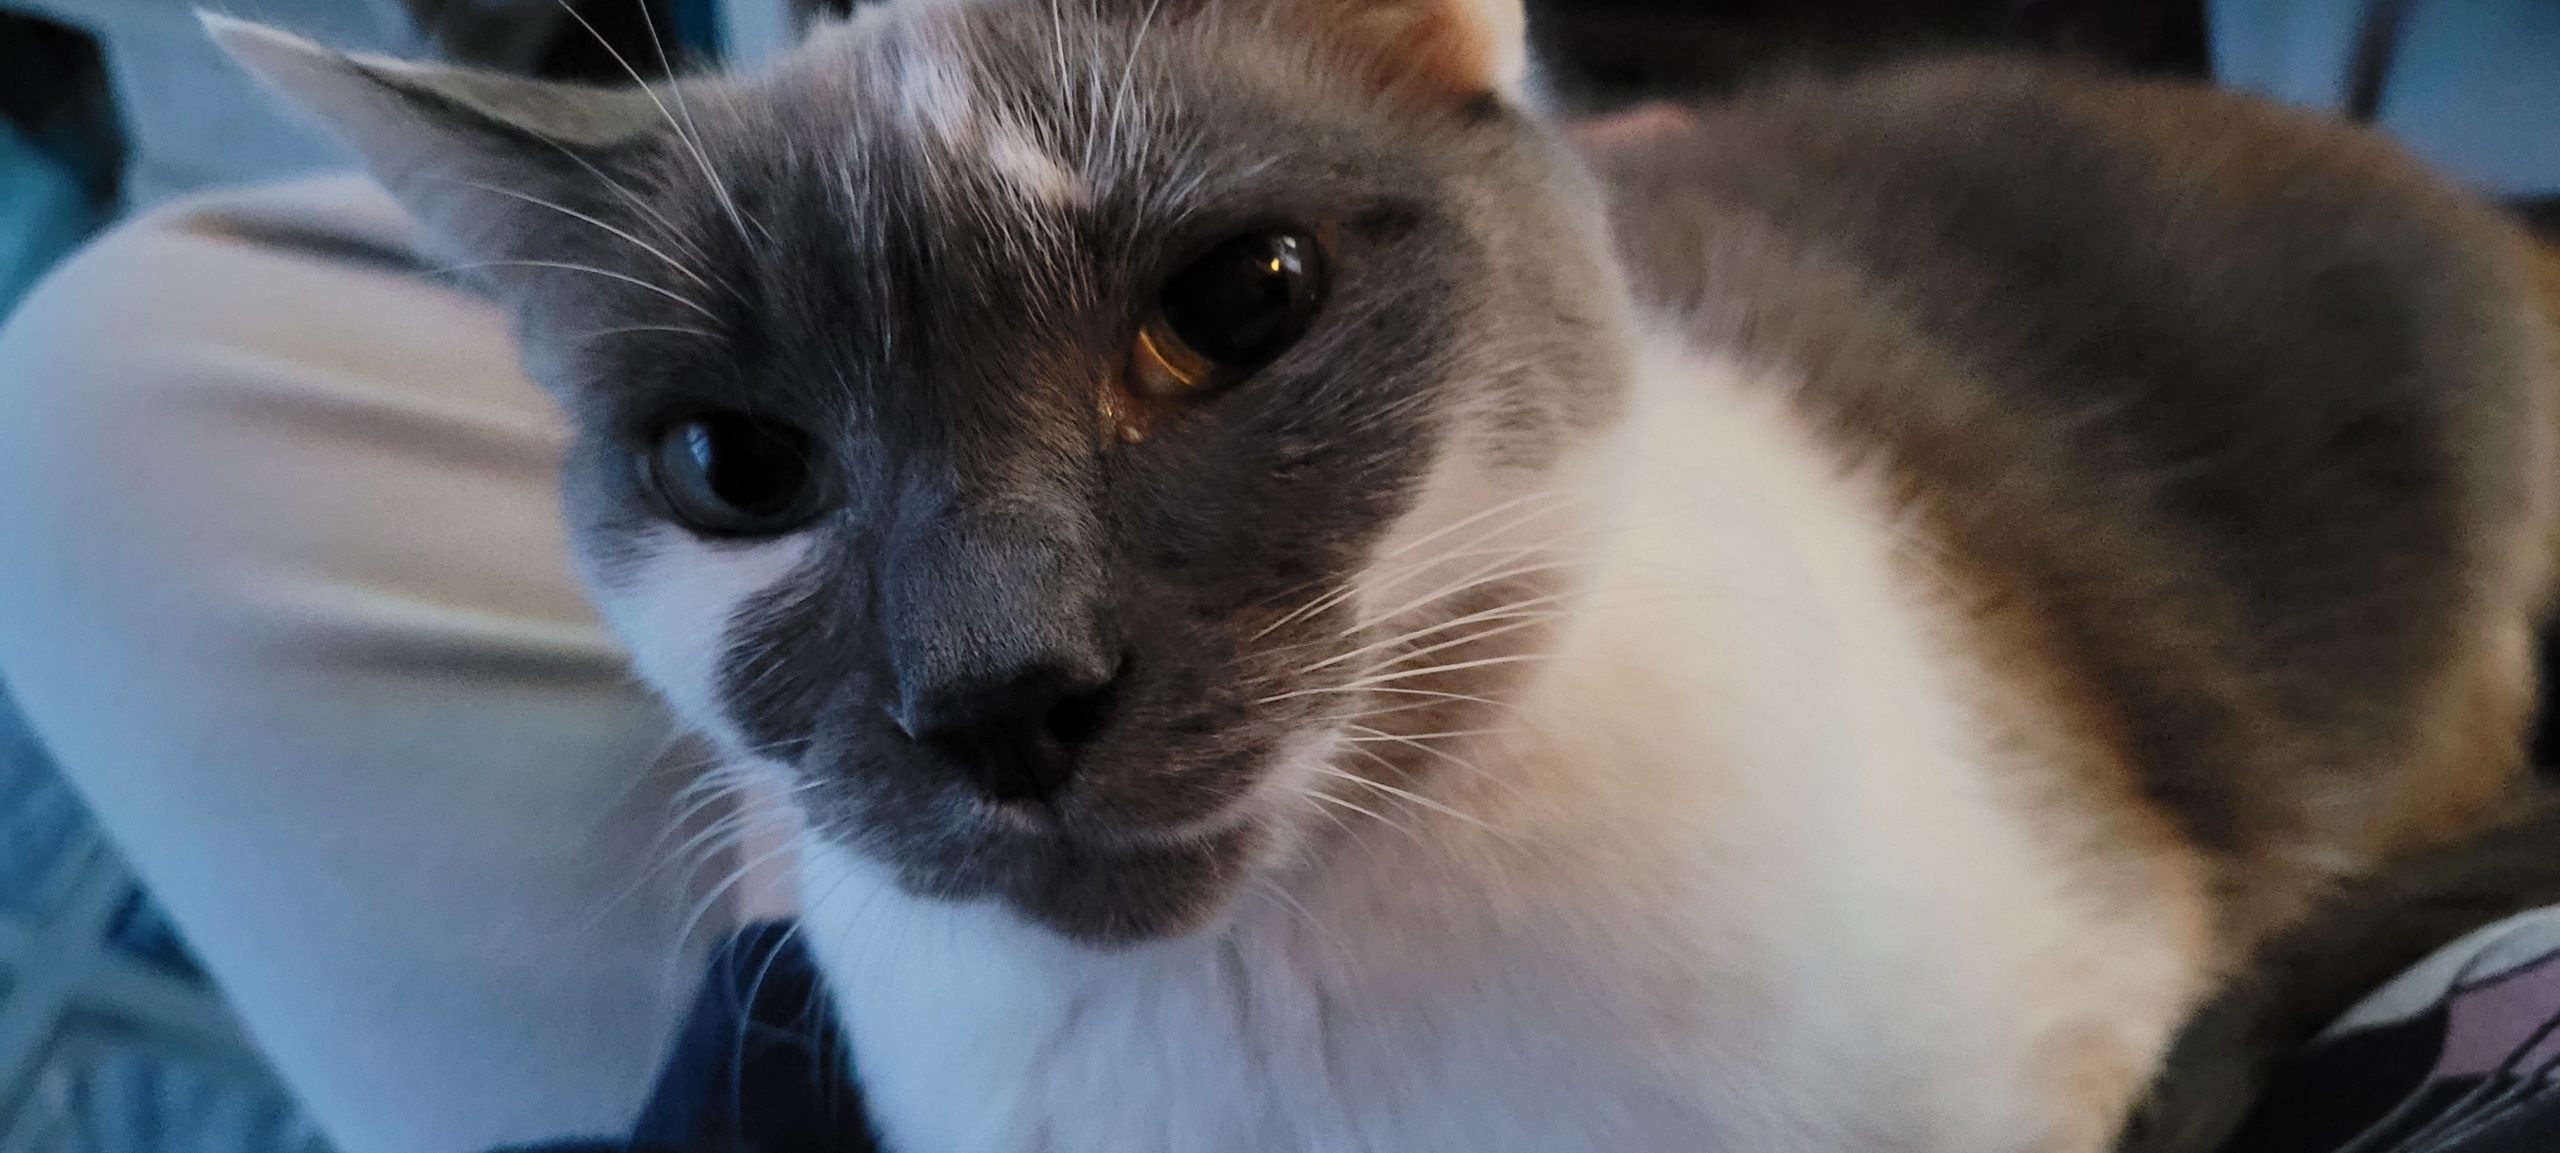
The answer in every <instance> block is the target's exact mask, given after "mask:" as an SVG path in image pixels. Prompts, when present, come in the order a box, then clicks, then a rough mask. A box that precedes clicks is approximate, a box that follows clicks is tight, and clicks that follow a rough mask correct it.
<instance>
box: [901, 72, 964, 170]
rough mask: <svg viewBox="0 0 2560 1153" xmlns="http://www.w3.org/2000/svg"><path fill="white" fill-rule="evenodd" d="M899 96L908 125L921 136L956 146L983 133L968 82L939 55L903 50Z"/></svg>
mask: <svg viewBox="0 0 2560 1153" xmlns="http://www.w3.org/2000/svg"><path fill="white" fill-rule="evenodd" d="M898 97H899V108H900V110H901V111H903V112H904V113H905V114H906V119H907V124H908V126H909V127H910V128H911V129H913V130H915V131H916V132H918V133H919V134H920V135H924V136H928V137H930V138H932V139H935V140H939V141H941V142H943V143H944V144H947V145H949V146H951V147H954V148H959V147H963V146H965V145H966V143H967V142H969V141H973V140H975V139H976V138H977V137H978V135H979V132H980V129H979V120H978V107H977V102H976V101H975V100H973V99H972V98H971V96H970V93H969V85H968V82H967V81H966V80H965V79H964V78H963V77H962V76H961V75H960V74H959V73H958V72H957V71H956V70H954V69H953V68H952V66H951V64H950V63H949V62H948V61H945V60H943V59H942V58H941V57H939V56H936V55H934V54H932V53H929V52H923V51H915V50H910V51H907V52H904V53H901V54H900V55H899V57H898Z"/></svg>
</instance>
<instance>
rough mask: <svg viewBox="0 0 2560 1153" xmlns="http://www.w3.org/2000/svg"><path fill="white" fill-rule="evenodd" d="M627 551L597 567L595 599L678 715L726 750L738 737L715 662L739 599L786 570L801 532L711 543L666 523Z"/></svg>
mask: <svg viewBox="0 0 2560 1153" xmlns="http://www.w3.org/2000/svg"><path fill="white" fill-rule="evenodd" d="M635 552H636V554H637V555H636V558H635V559H632V560H629V561H626V562H623V563H621V564H618V565H616V566H615V567H614V568H613V569H612V571H611V572H609V573H604V574H600V575H599V579H597V580H596V581H595V582H594V583H595V586H596V602H597V605H598V607H600V608H601V609H602V610H603V612H604V616H605V619H606V620H607V621H609V622H611V623H612V625H613V627H614V631H615V632H617V633H620V634H621V635H622V639H623V641H624V643H626V644H628V645H630V646H631V661H632V664H633V665H634V666H635V667H637V668H638V669H639V672H640V675H641V677H642V678H643V679H645V680H647V681H648V682H649V684H650V685H651V686H652V687H654V688H656V689H657V690H658V694H659V695H660V696H662V697H665V698H666V700H667V703H668V705H669V706H671V707H672V708H674V710H675V712H676V716H677V718H678V719H680V720H682V721H683V722H685V723H686V724H688V725H691V726H693V727H694V728H696V729H699V730H701V731H702V732H703V733H705V734H707V735H709V736H711V737H712V738H714V739H715V740H718V741H719V742H720V743H721V744H722V745H724V746H726V747H727V748H728V749H730V750H732V751H736V750H739V749H742V748H743V746H744V745H745V741H744V740H743V739H742V738H741V737H740V736H739V734H738V732H737V728H736V726H734V725H732V724H730V723H729V721H728V718H727V717H726V716H725V715H724V711H723V710H722V708H721V702H720V695H721V694H720V673H721V667H722V665H723V664H724V663H725V660H726V658H727V656H728V653H729V646H730V634H731V633H733V632H734V631H735V630H736V625H737V617H738V612H739V610H740V609H741V608H743V607H746V606H749V605H752V604H756V603H758V602H759V601H761V600H762V599H763V598H764V596H765V594H767V593H770V592H771V591H773V590H774V589H775V588H776V587H778V586H780V585H781V584H782V583H783V582H784V581H786V580H788V579H790V577H791V574H792V573H793V572H794V571H795V570H797V569H798V568H799V567H800V565H801V563H802V562H803V561H806V560H807V559H808V556H809V538H808V537H807V536H806V535H801V536H790V537H782V538H779V539H775V540H769V541H757V542H752V543H736V542H724V543H719V544H714V543H712V542H709V541H705V540H703V539H701V538H699V537H696V536H694V535H693V534H692V533H689V532H686V531H684V530H682V529H679V528H676V527H675V526H673V525H659V526H657V527H655V528H653V529H651V530H650V531H649V532H648V533H647V534H646V535H645V536H644V537H643V538H642V539H641V540H640V541H638V542H637V543H636V546H635Z"/></svg>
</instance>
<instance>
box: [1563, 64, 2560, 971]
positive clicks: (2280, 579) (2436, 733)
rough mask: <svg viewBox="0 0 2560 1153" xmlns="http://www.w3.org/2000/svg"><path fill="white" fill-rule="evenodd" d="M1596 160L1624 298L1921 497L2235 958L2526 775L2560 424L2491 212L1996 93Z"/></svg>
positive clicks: (1673, 142) (1991, 608)
mask: <svg viewBox="0 0 2560 1153" xmlns="http://www.w3.org/2000/svg"><path fill="white" fill-rule="evenodd" d="M1600 168H1601V170H1602V174H1603V177H1604V180H1606V182H1607V183H1608V185H1609V188H1610V194H1611V198H1612V212H1613V218H1614V224H1615V226H1616V228H1617V229H1618V232H1619V237H1620V248H1621V252H1622V255H1623V256H1624V257H1625V259H1626V261H1627V263H1628V265H1629V268H1630V272H1631V274H1632V276H1633V278H1634V281H1635V286H1636V291H1637V294H1638V296H1639V298H1640V299H1642V300H1644V301H1645V302H1646V303H1647V304H1648V305H1649V306H1650V307H1651V308H1653V309H1654V310H1655V311H1656V312H1657V313H1659V314H1661V315H1662V316H1663V317H1664V318H1666V319H1667V320H1668V322H1669V323H1672V324H1674V325H1676V326H1678V327H1680V328H1682V329H1683V330H1685V332H1686V334H1687V335H1688V336H1689V337H1690V339H1692V340H1694V341H1695V342H1697V343H1699V344H1701V345H1703V346H1710V347H1714V348H1717V349H1720V350H1723V351H1727V352H1731V353H1733V354H1735V355H1737V356H1739V357H1740V358H1742V359H1743V360H1745V361H1746V362H1753V363H1757V364H1760V365H1763V366H1766V367H1768V368H1770V369H1773V370H1774V371H1773V372H1772V373H1771V376H1772V377H1773V378H1774V379H1780V380H1785V381H1788V382H1790V383H1792V384H1794V385H1797V386H1800V388H1801V392H1800V395H1801V397H1802V402H1801V404H1800V407H1801V409H1802V410H1803V411H1804V412H1806V413H1807V414H1808V416H1809V417H1810V418H1811V420H1812V423H1813V424H1814V425H1815V427H1816V429H1817V433H1818V435H1820V436H1822V437H1823V438H1824V439H1825V440H1827V441H1828V442H1830V443H1832V444H1833V445H1835V446H1836V447H1838V448H1839V450H1840V451H1841V452H1842V454H1843V456H1844V459H1846V460H1850V461H1854V462H1856V463H1858V464H1861V465H1866V466H1872V467H1873V468H1875V469H1876V470H1877V471H1878V472H1879V473H1881V474H1882V475H1883V476H1884V477H1886V478H1887V480H1888V483H1889V487H1890V488H1891V489H1892V490H1893V491H1894V492H1895V493H1896V494H1897V495H1898V496H1900V497H1902V498H1905V499H1907V500H1908V501H1909V502H1910V503H1911V510H1912V511H1913V512H1914V513H1915V514H1917V515H1918V516H1920V517H1921V518H1922V519H1924V520H1925V521H1926V522H1927V523H1928V524H1929V525H1930V526H1931V527H1932V528H1933V529H1934V531H1935V532H1936V533H1937V535H1939V536H1940V537H1941V538H1942V539H1943V542H1944V546H1945V551H1946V553H1947V555H1948V556H1949V557H1950V558H1952V560H1951V564H1952V569H1953V571H1954V572H1955V573H1956V574H1957V577H1958V579H1957V581H1956V584H1958V585H1959V586H1962V588H1963V589H1964V590H1965V592H1964V593H1963V594H1962V596H1963V598H1964V599H1965V600H1966V601H1967V602H1968V603H1966V604H1963V605H1960V606H1959V607H1960V608H1962V609H1963V610H1965V611H1966V612H1968V613H1970V614H1971V615H1972V619H1973V620H1974V621H1976V622H1977V623H1978V624H1979V625H1981V626H1982V627H1981V628H1979V629H1978V630H1977V635H1978V636H1980V637H1984V638H1992V639H1989V640H1986V641H1985V643H1997V644H2001V645H2006V646H2010V647H2013V648H2014V649H2015V650H2016V651H2014V652H2011V653H2008V654H2005V657H2004V658H2003V659H2002V660H2000V661H1995V662H1994V663H2005V664H2007V665H2009V666H2012V667H2018V668H2022V669H2029V670H2033V671H2031V672H2027V673H2024V674H2022V675H2032V676H2039V677H2044V678H2047V679H2049V680H2051V681H2053V682H2055V683H2057V684H2059V685H2061V686H2063V687H2062V688H2061V690H2060V691H2059V692H2058V693H2056V694H2053V695H2054V696H2056V697H2058V698H2061V699H2070V700H2074V701H2077V702H2080V711H2081V712H2082V713H2083V714H2085V715H2084V716H2083V717H2082V718H2080V719H2081V720H2082V721H2084V722H2087V723H2086V727H2087V728H2088V729H2089V730H2090V731H2093V732H2100V733H2104V734H2106V736H2105V738H2104V739H2105V740H2107V741H2108V742H2109V743H2110V744H2111V745H2112V746H2113V751H2114V753H2115V754H2116V755H2115V757H2114V758H2113V759H2114V760H2115V761H2117V762H2118V763H2120V764H2122V765H2123V766H2125V771H2126V772H2127V773H2128V774H2129V775H2130V776H2131V778H2132V780H2131V782H2130V783H2131V784H2132V786H2133V789H2132V791H2133V793H2134V794H2136V795H2138V796H2140V797H2141V798H2142V799H2143V801H2144V803H2145V804H2147V805H2148V806H2149V807H2151V808H2152V809H2153V810H2155V811H2156V812H2157V813H2158V814H2160V815H2162V816H2165V817H2166V818H2168V820H2169V822H2170V823H2171V825H2172V826H2173V827H2174V828H2175V829H2176V830H2177V832H2178V834H2179V835H2180V836H2181V837H2182V838H2183V839H2184V840H2186V841H2188V842H2190V843H2191V844H2193V845H2194V846H2196V847H2198V848H2200V849H2201V850H2203V852H2204V853H2205V855H2206V857H2207V858H2208V860H2210V861H2212V862H2213V863H2215V864H2216V865H2218V866H2220V868H2219V870H2218V875H2219V876H2220V877H2221V878H2222V887H2223V889H2224V890H2225V895H2226V896H2228V897H2230V898H2232V899H2233V913H2232V920H2233V922H2234V928H2235V929H2236V930H2238V931H2239V932H2240V933H2241V934H2242V935H2247V934H2249V933H2252V932H2254V931H2255V930H2256V929H2257V928H2258V927H2260V925H2261V924H2262V923H2264V922H2267V921H2271V920H2280V919H2281V918H2282V917H2284V916H2286V915H2287V914H2288V910H2289V909H2290V907H2291V905H2292V904H2293V903H2294V902H2295V901H2296V900H2298V899H2299V895H2300V893H2301V892H2303V891H2305V890H2306V889H2307V888H2308V887H2309V886H2311V885H2313V884H2315V883H2316V881H2317V875H2318V874H2320V873H2323V872H2327V871H2333V870H2341V869H2352V868H2355V867H2357V864H2358V862H2359V860H2360V859H2364V858H2367V857H2369V856H2370V855H2371V854H2373V853H2377V852H2385V851H2390V850H2392V849H2395V848H2397V847H2399V846H2401V845H2404V844H2406V843H2409V842H2411V841H2414V840H2422V839H2425V838H2427V837H2429V836H2433V835H2437V834H2439V833H2441V832H2442V831H2444V830H2446V829H2449V828H2453V827H2459V826H2460V825H2462V824H2464V823H2466V822H2467V821H2469V820H2471V819H2472V818H2473V817H2474V815H2475V814H2476V813H2477V812H2478V811H2479V810H2481V809H2482V808H2483V807H2484V806H2486V805H2488V804H2489V803H2490V802H2491V799H2492V798H2493V797H2494V796H2496V795H2497V794H2498V793H2499V792H2500V791H2501V790H2502V789H2503V788H2504V787H2505V785H2506V783H2507V782H2508V781H2509V780H2510V779H2511V776H2512V772H2513V769H2514V767H2515V766H2516V765H2517V764H2519V763H2520V759H2519V749H2520V746H2519V740H2520V731H2521V727H2522V725H2523V721H2524V717H2525V715H2526V712H2527V710H2528V706H2529V684H2530V676H2531V674H2530V664H2529V640H2530V635H2529V625H2530V618H2531V617H2532V616H2533V615H2534V613H2535V612H2537V611H2538V609H2539V606H2540V603H2541V600H2542V597H2543V593H2544V586H2545V583H2546V580H2547V573H2546V569H2547V567H2548V566H2547V557H2548V555H2549V553H2550V547H2549V543H2548V542H2549V540H2550V539H2551V535H2552V534H2551V529H2550V525H2549V523H2548V522H2549V520H2550V517H2551V506H2552V503H2553V502H2552V499H2551V495H2550V491H2549V490H2550V487H2551V478H2552V475H2553V472H2554V469H2553V467H2552V464H2551V459H2552V456H2553V451H2554V450H2553V444H2552V442H2553V430H2554V426H2555V420H2554V417H2553V415H2552V400H2551V398H2550V389H2551V384H2550V382H2549V381H2548V380H2547V379H2546V376H2547V371H2548V370H2547V366H2548V363H2549V362H2548V361H2547V360H2546V359H2545V357H2544V352H2543V350H2542V347H2541V345H2540V344H2539V342H2540V341H2541V340H2543V339H2544V338H2545V334H2544V333H2542V332H2541V330H2540V327H2539V322H2538V321H2536V320H2535V319H2533V317H2534V309H2533V307H2532V303H2531V299H2530V291H2531V290H2530V276H2529V272H2528V269H2527V265H2526V263H2525V261H2524V259H2523V256H2524V249H2523V248H2522V246H2521V245H2520V243H2519V242H2518V239H2517V237H2516V236H2515V235H2513V234H2512V233H2511V232H2510V231H2509V230H2508V229H2507V228H2506V227H2505V225H2504V223H2503V222H2502V221H2501V220H2500V219H2499V218H2498V217H2497V216H2496V215H2495V214H2494V213H2493V212H2491V211H2490V210H2489V209H2487V208H2486V207H2484V206H2481V205H2477V204H2474V203H2472V202H2471V201H2470V200H2469V199H2468V198H2467V197H2466V196H2464V195H2463V194H2461V193H2459V192H2457V191H2455V190H2453V189H2451V188H2449V187H2447V186H2445V185H2443V184H2442V183H2440V182H2439V181H2437V180H2435V179H2434V178H2433V177H2431V176H2429V175H2428V174H2426V173H2425V172H2423V171H2422V170H2420V169H2419V168H2418V167H2417V166H2416V165H2415V164H2413V163H2412V162H2410V161H2408V160H2406V159H2405V158H2403V157H2402V156H2401V155H2400V154H2399V153H2397V152H2396V151H2395V150H2394V149H2393V148H2392V147H2391V146H2389V145H2388V144H2386V143H2384V142H2383V141H2381V140H2379V139H2378V138H2374V137H2371V136H2368V135H2365V134H2363V133H2360V132H2357V131H2354V130H2351V129H2347V128H2343V127H2339V126H2333V125H2329V124H2325V123H2322V122H2319V121H2317V120H2315V119H2313V118H2311V117H2309V116H2307V115H2303V114H2297V113H2293V112H2289V111H2286V110H2281V109H2277V108H2273V107H2270V106H2267V105H2263V104H2261V103H2258V102H2255V101H2252V100H2248V99H2244V98H2241V97H2237V96H2231V95H2226V94H2220V93H2214V92H2209V91H2205V90H2203V89H2200V88H2193V87H2186V86H2178V85H2168V84H2157V83H2143V82H2134V81H2127V80H2116V79H2109V78H2104V77H2098V76H2093V75H2084V74H2079V73H2074V72H2066V71H2057V70H2050V69H2046V68H2042V67H2037V66H2029V65H2022V64H2016V63H2007V62H1997V61H1988V60H1969V61H1952V62H1946V63H1940V64H1933V65H1927V66H1920V67H1912V68H1905V69H1901V70H1897V71H1893V72H1888V73H1883V74H1878V75H1875V76H1871V77H1867V78H1864V79H1859V80H1853V81H1849V82H1842V83H1829V84H1810V83H1808V84H1801V85H1797V86H1793V87H1790V88H1785V89H1781V90H1776V91H1772V92H1769V93H1766V94H1763V95H1760V96H1758V97H1754V98H1751V99H1747V100H1743V101H1740V102H1737V103H1734V104H1731V105H1728V106H1724V107H1720V108H1714V109H1708V110H1705V111H1703V112H1702V113H1701V115H1700V123H1699V124H1698V126H1697V127H1696V128H1694V129H1692V130H1689V131H1686V132H1685V133H1681V134H1677V135H1674V136H1672V137H1669V138H1664V139H1658V140H1655V141H1653V142H1649V143H1646V144H1643V145H1641V146H1636V147H1630V148H1626V149H1622V150H1621V151H1619V152H1618V153H1617V154H1615V155H1610V156H1604V157H1602V158H1601V161H1600Z"/></svg>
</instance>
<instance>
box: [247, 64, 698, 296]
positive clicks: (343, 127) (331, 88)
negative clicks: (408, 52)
mask: <svg viewBox="0 0 2560 1153" xmlns="http://www.w3.org/2000/svg"><path fill="white" fill-rule="evenodd" d="M199 17H200V18H201V19H202V20H203V21H204V26H205V31H206V32H207V33H209V34H210V35H211V36H212V37H213V39H214V42H215V43H217V44H219V45H221V47H222V49H223V50H224V51H225V52H228V53H230V55H231V57H232V58H233V59H235V60H237V61H239V62H240V63H241V64H242V65H243V66H245V67H247V68H248V69H249V70H250V71H251V72H253V73H256V74H257V75H258V77H259V78H260V79H262V80H264V81H265V82H266V83H267V84H268V85H270V86H271V87H273V88H275V89H276V90H278V91H279V92H282V93H283V94H284V95H286V96H287V97H290V98H291V99H292V100H293V101H294V102H295V103H296V104H299V105H301V106H302V108H303V109H304V110H306V111H308V112H309V113H311V114H312V115H313V116H315V117H317V118H319V119H320V120H321V121H322V122H323V123H325V124H326V125H327V126H328V127H329V128H330V129H331V130H332V131H334V132H335V133H336V135H337V136H338V137H339V138H340V139H343V140H345V141H346V142H347V143H348V144H349V145H351V146H352V147H353V148H354V149H355V150H356V152H357V154H358V155H359V156H361V157H363V159H364V161H365V165H366V167H367V168H369V169H371V170H372V172H373V175H374V177H375V179H377V180H379V181H381V182H382V184H383V186H384V187H386V188H388V189H390V191H391V194H392V196H393V198H395V199H397V200H398V201H400V203H401V205H402V206H403V207H404V208H406V209H408V210H409V213H410V214H411V215H412V216H415V217H416V218H418V220H419V221H420V222H422V223H424V224H425V225H426V227H427V229H428V231H429V233H430V234H431V236H432V239H433V240H434V241H435V242H437V243H438V244H439V246H440V247H442V248H444V249H446V250H447V251H446V253H445V254H446V255H450V256H453V257H456V258H459V259H461V260H464V261H473V262H490V261H506V260H523V259H529V258H531V257H533V256H534V255H537V253H535V252H533V251H529V249H530V248H532V247H537V245H536V242H535V238H537V237H540V236H543V235H546V234H550V233H556V232H558V231H559V228H558V225H559V223H560V212H559V210H560V209H563V208H565V209H571V210H574V211H578V212H584V213H595V212H597V211H598V210H599V209H600V208H601V207H602V206H601V205H598V204H597V201H598V199H599V198H600V197H602V195H603V194H604V193H605V191H606V190H607V189H608V188H610V187H611V186H610V185H609V184H608V183H607V181H608V180H609V179H611V177H610V175H609V174H610V172H611V171H612V170H613V169H614V168H615V167H617V166H618V165H619V164H620V163H622V161H623V159H624V158H625V157H627V156H628V155H629V154H630V153H631V152H633V151H634V150H635V148H636V146H637V145H639V144H640V143H641V142H642V141H643V140H644V139H646V138H648V137H649V136H650V135H651V134H652V133H654V132H655V131H656V130H658V129H659V128H660V127H662V126H663V124H664V121H663V120H662V119H660V118H661V116H662V115H663V114H662V113H661V111H660V109H659V107H658V105H657V103H656V101H655V99H654V97H652V96H651V94H650V93H648V92H646V91H644V90H636V89H635V90H629V91H622V90H612V89H602V88H587V87H578V86H572V85H564V84H549V83H543V82H539V81H532V80H521V79H516V78H514V77H508V76H501V75H497V74H494V73H488V72H478V71H473V70H469V69H463V68H452V67H446V66H441V65H433V64H420V63H413V62H409V61H403V60H393V59H389V58H386V57H380V56H363V55H350V54H347V53H343V52H338V51H335V50H333V49H329V48H325V47H322V46H320V45H318V44H314V43H312V42H311V41H308V40H305V39H303V38H301V37H299V36H294V35H291V34H289V33H285V32H280V31H277V30H276V29H273V28H269V27H266V26H264V25H259V24H252V23H249V22H247V21H243V20H234V19H231V18H229V17H225V16H217V15H213V14H211V13H199ZM544 201H548V202H550V204H549V206H546V205H544V204H543V203H542V202H544ZM546 218H547V219H546Z"/></svg>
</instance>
